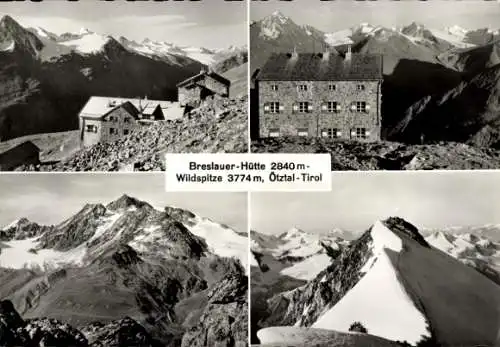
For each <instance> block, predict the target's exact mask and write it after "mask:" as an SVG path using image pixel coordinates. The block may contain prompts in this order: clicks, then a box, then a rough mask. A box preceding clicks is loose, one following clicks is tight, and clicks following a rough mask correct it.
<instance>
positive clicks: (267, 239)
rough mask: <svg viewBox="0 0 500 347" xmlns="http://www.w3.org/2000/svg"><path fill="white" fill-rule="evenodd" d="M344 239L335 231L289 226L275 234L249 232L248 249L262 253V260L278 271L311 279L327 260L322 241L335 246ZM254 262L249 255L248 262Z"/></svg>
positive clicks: (341, 243)
mask: <svg viewBox="0 0 500 347" xmlns="http://www.w3.org/2000/svg"><path fill="white" fill-rule="evenodd" d="M347 242H348V241H345V240H342V239H340V238H339V237H338V233H327V234H325V235H322V234H316V233H308V232H305V231H303V230H301V229H299V228H297V227H293V228H291V229H289V230H288V231H286V232H285V233H283V234H280V235H279V236H274V235H264V234H259V233H256V232H255V233H252V237H251V240H250V249H251V250H252V251H253V252H256V253H259V254H264V255H266V259H267V260H264V263H265V264H266V265H268V266H271V267H274V268H275V271H277V272H278V273H279V274H281V275H284V276H289V277H292V278H296V279H300V280H312V279H313V278H314V277H316V276H317V274H318V273H319V272H321V271H322V270H324V269H325V268H326V267H327V266H328V265H330V263H331V257H330V256H329V255H328V254H327V253H326V250H325V247H324V246H323V245H326V246H328V247H331V248H332V249H336V250H338V249H339V248H340V246H341V245H344V244H346V243H347ZM258 264H259V262H257V260H256V259H255V257H254V256H253V255H252V256H251V265H252V266H258Z"/></svg>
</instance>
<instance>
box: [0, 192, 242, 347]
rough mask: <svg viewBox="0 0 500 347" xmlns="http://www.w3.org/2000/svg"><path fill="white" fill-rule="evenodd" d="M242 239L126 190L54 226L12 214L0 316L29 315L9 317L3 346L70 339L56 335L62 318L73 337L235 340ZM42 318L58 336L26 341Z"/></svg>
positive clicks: (0, 267)
mask: <svg viewBox="0 0 500 347" xmlns="http://www.w3.org/2000/svg"><path fill="white" fill-rule="evenodd" d="M247 245H248V241H247V237H246V235H242V234H241V233H238V232H236V231H234V230H233V229H231V228H230V227H227V226H223V225H220V224H218V223H216V222H214V221H211V220H209V219H207V218H203V217H199V216H196V215H195V214H193V213H191V212H189V211H186V210H182V209H178V208H173V207H165V208H164V209H163V210H158V209H156V208H154V207H152V206H151V205H150V204H148V203H146V202H144V201H140V200H138V199H135V198H132V197H129V196H126V195H123V196H122V197H120V198H119V199H117V200H115V201H112V202H110V203H109V204H107V205H102V204H87V205H85V206H84V207H83V208H82V209H81V210H80V211H79V212H78V213H76V214H75V215H73V216H72V217H70V218H68V219H67V220H65V221H63V222H61V223H60V224H58V225H51V226H41V225H39V224H37V223H35V222H31V221H29V220H27V219H26V218H21V219H19V220H16V221H14V222H13V223H11V224H10V225H8V226H6V227H4V228H3V229H2V230H1V231H0V299H2V300H8V302H7V303H4V305H6V306H5V307H6V308H9V307H10V308H9V309H8V311H9V312H7V313H6V312H5V311H2V309H1V307H0V318H1V317H2V314H4V315H5V314H7V315H16V314H19V315H20V316H22V317H23V318H24V319H25V320H27V321H26V322H24V323H23V322H21V321H19V320H18V322H17V323H15V324H14V323H12V324H13V325H9V324H7V327H5V328H6V329H7V330H9V329H11V331H12V334H11V335H9V334H3V333H2V335H0V345H2V346H3V345H9V346H11V345H23V346H47V345H50V346H55V347H56V346H61V347H62V346H69V345H73V344H72V343H69V344H68V342H67V341H66V342H65V341H64V340H61V339H59V340H57V338H56V337H57V335H58V334H57V331H56V330H55V329H56V328H57V327H58V326H61V324H63V323H57V322H64V324H69V325H70V326H71V327H73V328H72V329H74V330H72V333H71V334H70V335H72V336H73V337H75V336H76V337H78V338H79V339H80V340H82V342H81V344H78V345H77V346H87V345H88V346H117V345H123V344H126V345H131V346H132V345H133V346H204V345H205V341H207V343H208V345H217V344H224V345H226V346H239V345H238V343H239V341H241V342H246V339H247V337H246V336H247V324H246V321H247V302H246V297H247V295H246V291H247V277H246V264H247V259H248V256H247V254H248V251H247ZM9 303H10V304H9ZM9 305H10V306H9ZM0 306H2V305H0ZM13 312H14V313H13ZM41 317H46V318H44V319H53V320H57V322H56V323H54V327H50V325H49V326H47V327H46V331H47V334H49V335H55V336H52V338H54V339H55V340H53V342H52V343H49V344H47V341H45V343H46V344H42V342H40V341H39V340H40V337H39V336H38V337H36V336H37V335H36V334H35V337H36V338H35V337H33V334H28V335H29V336H30V339H31V340H29V342H30V343H32V344H30V343H24V342H22V341H23V339H25V338H26V336H25V335H24V333H23V331H25V330H28V331H29V329H32V328H33V325H30V324H32V323H30V322H32V321H33V320H34V321H35V322H38V321H39V320H40V319H41ZM2 322H3V320H2ZM2 324H3V323H2ZM127 327H128V328H127ZM2 329H4V326H2ZM23 329H25V330H23ZM59 329H61V328H59ZM2 331H3V330H2ZM215 331H217V333H216V334H215V333H214V332H215ZM221 331H223V332H221ZM139 332H140V334H139ZM136 334H137V336H136ZM59 335H60V334H59ZM107 340H109V341H107ZM141 340H142V341H141ZM125 341H128V342H125ZM100 343H101V344H100Z"/></svg>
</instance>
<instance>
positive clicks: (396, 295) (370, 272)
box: [312, 222, 428, 343]
mask: <svg viewBox="0 0 500 347" xmlns="http://www.w3.org/2000/svg"><path fill="white" fill-rule="evenodd" d="M371 236H372V239H373V242H372V249H371V250H372V253H373V258H372V259H369V260H368V262H367V264H370V266H369V268H366V266H365V267H364V271H365V272H366V274H365V275H364V276H363V277H362V278H361V280H360V281H359V282H358V283H357V284H356V285H355V286H354V287H353V288H352V289H351V290H350V291H349V292H348V293H347V294H346V295H345V296H344V297H343V298H342V299H341V300H340V301H339V302H338V303H337V304H336V305H335V306H333V307H332V308H330V309H328V310H327V311H326V312H324V313H323V314H322V315H321V316H320V317H319V318H318V320H317V321H316V322H315V323H314V324H313V325H312V327H313V328H320V329H329V330H337V331H343V332H348V331H349V327H350V326H351V324H352V323H354V322H356V321H358V322H361V323H362V324H363V325H364V326H365V327H366V328H367V330H368V331H369V332H370V333H371V334H374V335H377V336H381V337H384V338H387V339H390V340H401V341H404V340H406V341H408V342H409V343H416V342H418V341H419V340H420V339H421V338H422V335H424V336H426V335H427V334H428V332H427V329H426V327H427V320H426V318H425V316H424V315H423V314H422V313H421V312H420V311H419V310H418V309H417V308H416V307H415V305H414V304H413V302H412V300H411V298H410V297H409V296H408V294H407V293H406V291H405V289H404V287H403V285H402V284H401V283H400V279H399V276H398V271H397V269H395V268H394V266H393V264H392V262H391V259H390V258H389V256H388V255H387V253H386V250H390V251H393V252H397V253H399V252H400V251H401V250H402V240H401V239H400V238H399V237H398V236H397V235H396V234H395V233H393V232H392V231H390V230H389V229H388V228H387V227H385V226H384V225H383V223H382V222H376V223H375V224H374V226H373V227H372V230H371ZM394 317H397V319H394Z"/></svg>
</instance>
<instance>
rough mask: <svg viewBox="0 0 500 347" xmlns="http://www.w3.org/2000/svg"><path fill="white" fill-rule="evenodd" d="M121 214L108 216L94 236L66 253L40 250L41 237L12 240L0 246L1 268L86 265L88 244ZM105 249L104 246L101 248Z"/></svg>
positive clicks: (100, 246) (102, 233)
mask: <svg viewBox="0 0 500 347" xmlns="http://www.w3.org/2000/svg"><path fill="white" fill-rule="evenodd" d="M122 215H123V214H121V213H113V214H107V215H106V216H105V217H103V218H101V219H100V221H99V224H100V225H99V227H97V229H96V231H95V233H94V235H93V236H92V237H91V238H90V239H89V240H88V241H87V242H83V243H82V244H80V245H79V246H77V247H75V248H73V249H71V250H69V251H66V252H61V251H56V250H53V249H38V247H39V246H40V242H39V240H40V237H41V236H38V237H34V238H30V239H25V240H12V241H7V242H3V243H2V244H0V267H4V268H11V269H23V268H28V269H30V268H42V269H45V268H51V269H52V268H58V267H60V266H64V265H75V266H83V265H85V258H86V256H87V255H88V254H89V252H91V251H96V249H92V250H90V249H89V248H88V247H87V244H89V243H90V242H92V241H93V240H96V239H98V238H99V237H101V236H103V235H104V234H105V233H106V231H107V230H108V229H109V228H110V227H111V226H112V225H113V224H114V223H115V222H116V221H117V220H118V219H119V218H120V217H121V216H122ZM102 247H105V245H104V244H101V245H99V248H102Z"/></svg>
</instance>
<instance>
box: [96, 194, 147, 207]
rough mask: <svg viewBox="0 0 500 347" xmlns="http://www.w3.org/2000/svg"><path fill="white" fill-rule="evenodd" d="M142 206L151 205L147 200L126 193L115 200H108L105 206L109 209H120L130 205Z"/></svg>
mask: <svg viewBox="0 0 500 347" xmlns="http://www.w3.org/2000/svg"><path fill="white" fill-rule="evenodd" d="M144 206H147V207H151V205H149V204H148V203H147V202H144V201H141V200H139V199H136V198H134V197H131V196H128V195H127V194H123V195H122V196H120V197H119V198H118V199H116V200H115V201H112V202H110V203H109V204H108V205H107V206H106V208H107V209H109V210H120V209H125V208H130V207H135V208H141V207H144Z"/></svg>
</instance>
